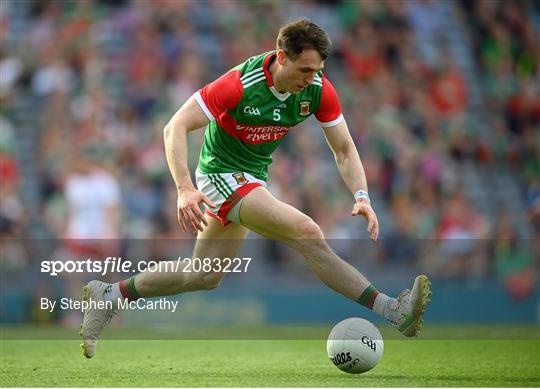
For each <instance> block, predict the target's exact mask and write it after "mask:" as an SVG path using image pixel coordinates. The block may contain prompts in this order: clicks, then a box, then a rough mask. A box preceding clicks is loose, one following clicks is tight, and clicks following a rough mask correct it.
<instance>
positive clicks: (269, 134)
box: [195, 51, 343, 180]
mask: <svg viewBox="0 0 540 389" xmlns="http://www.w3.org/2000/svg"><path fill="white" fill-rule="evenodd" d="M275 60H276V53H275V51H271V52H268V53H265V54H261V55H257V56H254V57H251V58H250V59H248V60H247V61H246V62H244V63H243V64H241V65H238V66H237V67H235V68H234V69H232V70H231V71H229V72H228V73H226V74H225V75H223V76H222V77H220V78H218V79H217V80H216V81H214V82H212V83H210V84H208V85H206V86H205V87H204V88H202V89H201V90H200V91H198V92H197V93H196V94H195V98H196V99H197V102H198V103H199V105H200V106H201V108H202V109H203V111H204V113H205V114H206V116H207V117H208V119H209V120H210V124H209V125H208V127H207V129H206V133H205V138H204V144H203V147H202V150H201V156H200V159H199V170H200V172H201V173H203V174H211V173H228V172H236V171H240V172H247V173H250V174H252V175H253V176H255V177H257V178H259V179H261V180H266V179H267V176H268V165H269V164H270V163H271V162H272V156H271V155H272V152H273V151H274V150H275V149H276V147H278V146H279V144H280V143H281V141H282V140H283V137H284V136H285V135H286V134H287V132H289V130H290V129H291V128H293V127H294V126H296V125H297V124H299V123H301V122H303V121H304V120H306V119H307V118H308V117H309V116H311V115H312V114H315V117H316V118H317V119H318V120H319V122H320V123H321V126H322V127H331V126H335V125H336V124H338V123H339V122H340V121H342V120H343V115H342V114H341V107H340V105H339V100H338V97H337V94H336V91H335V90H334V87H333V86H332V84H331V83H330V81H329V80H328V79H327V78H326V77H325V76H324V75H323V73H322V71H321V70H317V71H316V73H315V75H314V77H313V81H312V83H310V84H308V85H305V84H304V85H298V86H299V87H301V88H302V89H301V90H300V91H299V92H298V93H296V94H291V93H290V92H285V93H280V92H279V91H278V90H277V89H276V87H275V85H274V81H273V79H272V74H271V73H270V70H269V68H270V66H271V65H272V63H273V62H274V61H275Z"/></svg>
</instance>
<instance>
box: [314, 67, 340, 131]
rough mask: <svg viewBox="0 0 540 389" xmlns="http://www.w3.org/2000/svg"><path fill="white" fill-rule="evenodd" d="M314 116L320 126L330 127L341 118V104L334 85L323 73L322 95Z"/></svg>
mask: <svg viewBox="0 0 540 389" xmlns="http://www.w3.org/2000/svg"><path fill="white" fill-rule="evenodd" d="M315 117H316V118H317V120H318V121H319V122H320V123H321V126H322V127H332V126H335V125H336V124H339V123H340V122H341V121H342V120H343V114H342V113H341V105H340V104H339V98H338V96H337V93H336V90H335V89H334V86H333V85H332V83H331V82H330V80H329V79H328V78H326V77H325V76H324V74H323V83H322V96H321V104H320V105H319V109H318V110H317V112H315Z"/></svg>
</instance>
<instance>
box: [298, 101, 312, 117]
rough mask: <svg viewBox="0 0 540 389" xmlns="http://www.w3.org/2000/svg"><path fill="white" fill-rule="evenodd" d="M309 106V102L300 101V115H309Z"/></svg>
mask: <svg viewBox="0 0 540 389" xmlns="http://www.w3.org/2000/svg"><path fill="white" fill-rule="evenodd" d="M309 104H311V101H301V102H300V115H302V116H306V115H309V113H310V112H309Z"/></svg>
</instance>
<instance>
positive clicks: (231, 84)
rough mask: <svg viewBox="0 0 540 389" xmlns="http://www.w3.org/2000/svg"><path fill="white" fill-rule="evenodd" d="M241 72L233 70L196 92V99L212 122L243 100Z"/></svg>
mask: <svg viewBox="0 0 540 389" xmlns="http://www.w3.org/2000/svg"><path fill="white" fill-rule="evenodd" d="M242 91H243V87H242V82H241V81H240V72H239V71H238V70H231V71H229V72H227V73H225V74H224V75H223V76H221V77H220V78H218V79H217V80H215V81H212V82H211V83H209V84H206V85H205V86H204V87H202V88H201V89H199V90H198V91H197V92H195V95H194V96H195V99H196V100H197V102H198V103H199V105H200V106H201V108H202V110H203V111H204V113H205V114H206V116H207V117H208V119H209V120H210V121H213V120H215V119H216V118H217V117H219V115H221V114H222V113H223V112H225V111H227V110H228V109H232V108H234V107H236V106H237V105H238V103H239V102H240V100H241V99H242Z"/></svg>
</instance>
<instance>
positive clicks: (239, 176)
mask: <svg viewBox="0 0 540 389" xmlns="http://www.w3.org/2000/svg"><path fill="white" fill-rule="evenodd" d="M232 176H233V177H234V179H235V180H236V183H237V184H238V185H244V184H247V183H248V182H249V180H248V179H247V178H246V177H245V176H244V173H242V172H238V173H234V174H233V175H232Z"/></svg>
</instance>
